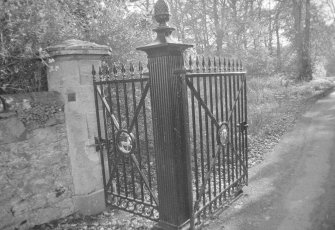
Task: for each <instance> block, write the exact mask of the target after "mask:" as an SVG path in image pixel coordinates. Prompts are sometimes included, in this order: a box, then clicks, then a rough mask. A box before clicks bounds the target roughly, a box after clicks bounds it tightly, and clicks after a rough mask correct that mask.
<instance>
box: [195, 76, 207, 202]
mask: <svg viewBox="0 0 335 230" xmlns="http://www.w3.org/2000/svg"><path fill="white" fill-rule="evenodd" d="M197 91H198V92H199V93H201V91H200V77H197ZM198 112H199V135H200V155H201V180H202V184H204V183H206V182H205V162H204V161H205V159H204V141H203V130H202V122H203V120H202V112H201V105H200V102H199V101H198ZM205 202H206V200H205V194H203V195H202V203H203V205H205Z"/></svg>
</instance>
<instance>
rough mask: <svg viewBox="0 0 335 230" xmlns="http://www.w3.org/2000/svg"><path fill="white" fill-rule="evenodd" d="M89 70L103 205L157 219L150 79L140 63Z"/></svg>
mask: <svg viewBox="0 0 335 230" xmlns="http://www.w3.org/2000/svg"><path fill="white" fill-rule="evenodd" d="M92 74H93V78H94V83H93V84H94V91H95V101H96V116H97V122H98V134H99V137H98V138H97V139H96V144H97V150H99V151H100V154H101V159H102V171H103V172H102V173H103V182H104V187H105V198H106V204H107V206H111V207H115V208H117V209H121V210H124V211H127V212H131V213H134V214H137V215H140V216H143V217H146V218H149V219H151V220H154V221H157V220H158V218H159V214H158V211H157V207H158V199H157V188H156V187H157V180H156V162H155V155H154V153H153V136H152V121H151V119H152V118H151V109H150V94H149V93H148V92H149V87H150V81H149V80H148V77H147V76H144V75H145V74H143V67H142V65H141V63H139V67H138V71H136V70H135V69H134V66H133V65H130V67H129V69H128V70H126V69H125V66H124V65H122V66H121V67H119V68H117V67H116V66H112V67H111V68H109V67H108V66H107V65H105V66H102V67H101V68H99V72H98V74H97V73H96V71H95V69H94V66H93V70H92Z"/></svg>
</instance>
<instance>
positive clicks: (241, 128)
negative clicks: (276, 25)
mask: <svg viewBox="0 0 335 230" xmlns="http://www.w3.org/2000/svg"><path fill="white" fill-rule="evenodd" d="M188 66H189V71H188V73H187V74H186V75H185V77H186V83H187V86H188V98H189V99H188V107H189V124H190V139H191V140H190V143H191V154H192V161H191V162H192V166H191V168H192V177H193V179H192V183H193V190H194V191H193V193H194V195H193V197H194V199H195V201H194V206H193V216H192V220H191V225H193V226H194V224H195V221H196V222H197V223H200V222H201V219H202V218H204V217H206V216H208V215H209V214H210V213H213V212H215V210H217V209H218V208H219V207H222V206H223V205H224V204H225V203H227V202H229V201H230V200H231V199H232V198H233V197H236V195H237V194H239V193H240V192H241V189H242V186H243V185H245V184H247V181H248V170H247V165H248V163H247V159H248V155H247V142H248V139H247V100H246V99H247V97H246V77H245V72H244V71H243V69H242V64H241V62H240V61H231V60H226V59H223V61H222V62H221V58H219V59H215V58H212V59H210V58H208V59H207V60H206V59H205V58H202V60H201V61H200V58H196V59H195V61H193V59H192V58H191V57H190V59H189V63H188Z"/></svg>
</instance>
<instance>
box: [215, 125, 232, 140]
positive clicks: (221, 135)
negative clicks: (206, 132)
mask: <svg viewBox="0 0 335 230" xmlns="http://www.w3.org/2000/svg"><path fill="white" fill-rule="evenodd" d="M228 132H229V129H228V125H227V123H226V122H221V123H220V124H219V128H218V131H217V142H218V144H219V145H226V141H227V138H228Z"/></svg>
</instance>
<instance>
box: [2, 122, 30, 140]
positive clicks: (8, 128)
mask: <svg viewBox="0 0 335 230" xmlns="http://www.w3.org/2000/svg"><path fill="white" fill-rule="evenodd" d="M25 131H26V128H25V127H24V124H23V123H22V122H21V121H20V120H19V119H18V118H17V117H10V118H8V119H0V144H6V143H12V142H15V141H20V140H22V139H24V138H25Z"/></svg>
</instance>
